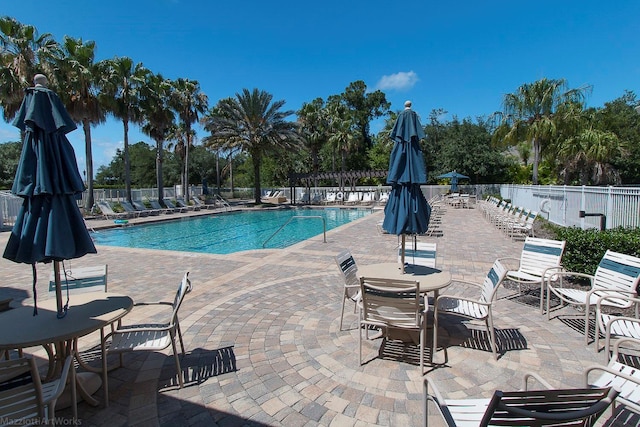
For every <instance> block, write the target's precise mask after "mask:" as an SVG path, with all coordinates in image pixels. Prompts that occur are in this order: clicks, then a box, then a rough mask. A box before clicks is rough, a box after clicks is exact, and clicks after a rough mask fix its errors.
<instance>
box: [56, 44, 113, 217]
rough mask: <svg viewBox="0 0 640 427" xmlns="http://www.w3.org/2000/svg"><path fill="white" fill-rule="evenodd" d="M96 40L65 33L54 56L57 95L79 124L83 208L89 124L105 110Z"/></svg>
mask: <svg viewBox="0 0 640 427" xmlns="http://www.w3.org/2000/svg"><path fill="white" fill-rule="evenodd" d="M95 50H96V43H95V42H94V41H87V42H83V41H82V39H75V38H72V37H68V36H65V38H64V41H63V43H62V56H61V57H60V58H59V59H58V61H57V62H58V64H57V69H56V74H55V77H56V81H57V83H58V86H59V87H60V93H59V95H60V98H61V99H62V100H63V102H64V103H65V106H66V107H67V110H68V111H69V114H70V115H71V117H72V118H73V120H74V121H75V122H76V123H81V124H82V130H83V131H84V141H85V156H86V162H87V165H86V166H87V187H88V189H87V190H88V194H87V201H86V206H85V209H86V210H87V211H89V210H91V208H92V207H93V204H94V194H93V179H94V178H93V153H92V147H91V126H95V125H97V124H99V123H104V121H105V119H106V114H105V111H104V109H103V108H102V106H101V105H100V102H99V101H98V84H99V80H100V76H101V74H100V71H101V70H102V67H103V66H104V63H102V64H101V63H96V62H95Z"/></svg>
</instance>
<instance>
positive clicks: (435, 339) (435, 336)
mask: <svg viewBox="0 0 640 427" xmlns="http://www.w3.org/2000/svg"><path fill="white" fill-rule="evenodd" d="M436 303H437V301H434V305H435V304H436ZM431 348H432V350H431V363H435V362H434V356H435V354H436V351H438V312H437V310H434V312H433V343H432V344H431Z"/></svg>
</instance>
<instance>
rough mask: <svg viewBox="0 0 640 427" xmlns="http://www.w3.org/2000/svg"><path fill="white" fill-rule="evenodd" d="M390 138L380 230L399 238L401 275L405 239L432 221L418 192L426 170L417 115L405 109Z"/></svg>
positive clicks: (422, 134)
mask: <svg viewBox="0 0 640 427" xmlns="http://www.w3.org/2000/svg"><path fill="white" fill-rule="evenodd" d="M389 136H390V137H391V139H393V141H394V146H393V150H392V151H391V156H390V158H389V173H388V175H387V184H389V185H391V192H390V193H389V200H388V201H387V204H386V206H385V208H384V221H383V223H382V228H383V229H384V230H385V231H387V232H388V233H391V234H396V235H398V236H402V257H401V259H402V268H403V271H404V249H405V235H407V234H410V235H415V234H422V233H425V232H426V231H427V229H428V228H429V218H430V217H431V207H430V206H429V204H428V203H427V200H426V199H425V197H424V194H422V190H421V189H420V185H422V184H426V183H427V169H426V167H425V162H424V155H423V154H422V149H421V148H420V139H421V138H424V130H423V129H422V125H421V124H420V120H419V119H418V115H417V114H416V113H415V112H414V111H412V110H411V109H408V108H407V109H405V110H404V111H403V112H401V113H400V114H399V115H398V118H397V120H396V123H395V124H394V126H393V129H392V130H391V133H390V135H389Z"/></svg>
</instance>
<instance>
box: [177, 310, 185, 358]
mask: <svg viewBox="0 0 640 427" xmlns="http://www.w3.org/2000/svg"><path fill="white" fill-rule="evenodd" d="M176 330H177V331H178V338H180V349H181V350H182V354H184V342H182V331H181V330H180V322H178V319H177V318H176Z"/></svg>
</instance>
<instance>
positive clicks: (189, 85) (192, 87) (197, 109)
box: [169, 78, 209, 202]
mask: <svg viewBox="0 0 640 427" xmlns="http://www.w3.org/2000/svg"><path fill="white" fill-rule="evenodd" d="M208 102H209V100H208V98H207V95H205V94H204V93H202V92H201V89H200V83H198V82H197V81H196V80H189V79H183V78H179V79H177V80H175V81H173V84H172V91H171V96H170V98H169V105H170V106H171V107H172V108H173V109H174V110H175V111H176V113H177V114H178V118H179V119H180V123H181V124H182V128H183V129H184V131H183V132H182V135H183V136H184V172H183V175H182V177H183V178H182V188H183V189H184V195H185V199H186V201H187V202H188V201H189V149H190V147H191V146H192V145H193V144H194V137H195V132H192V130H191V126H192V125H193V124H194V123H196V122H197V121H198V115H199V114H203V113H204V112H205V111H207V108H208V105H207V104H208Z"/></svg>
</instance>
